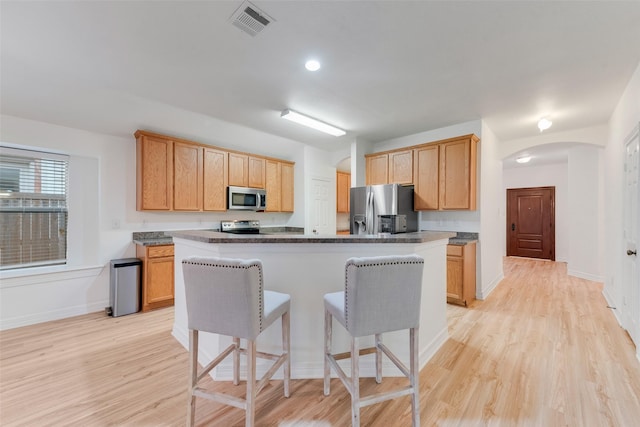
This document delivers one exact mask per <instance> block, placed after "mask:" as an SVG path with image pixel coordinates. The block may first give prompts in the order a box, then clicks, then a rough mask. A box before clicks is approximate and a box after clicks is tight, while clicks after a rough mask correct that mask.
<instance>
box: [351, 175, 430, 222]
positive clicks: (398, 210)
mask: <svg viewBox="0 0 640 427" xmlns="http://www.w3.org/2000/svg"><path fill="white" fill-rule="evenodd" d="M350 195H351V205H350V211H349V212H350V221H349V231H350V233H351V234H378V233H391V234H396V233H408V232H412V231H418V213H417V212H415V211H414V210H413V185H400V184H383V185H367V186H366V187H353V188H351V194H350Z"/></svg>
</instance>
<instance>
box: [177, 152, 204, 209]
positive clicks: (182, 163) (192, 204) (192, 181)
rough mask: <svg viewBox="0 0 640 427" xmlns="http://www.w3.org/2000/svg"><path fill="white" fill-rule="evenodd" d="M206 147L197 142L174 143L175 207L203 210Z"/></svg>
mask: <svg viewBox="0 0 640 427" xmlns="http://www.w3.org/2000/svg"><path fill="white" fill-rule="evenodd" d="M203 155H204V148H203V147H201V146H198V145H195V144H187V143H183V142H174V144H173V209H174V210H176V211H199V210H202V196H203V191H202V184H203V174H204V172H203V166H204V163H203Z"/></svg>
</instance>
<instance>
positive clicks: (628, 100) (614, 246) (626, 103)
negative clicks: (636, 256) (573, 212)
mask: <svg viewBox="0 0 640 427" xmlns="http://www.w3.org/2000/svg"><path fill="white" fill-rule="evenodd" d="M639 121H640V65H638V68H636V71H635V72H634V74H633V76H632V78H631V80H630V81H629V84H628V85H627V87H626V89H625V91H624V93H623V95H622V97H621V98H620V101H619V102H618V105H617V107H616V109H615V110H614V113H613V114H612V116H611V119H610V121H609V135H608V142H607V146H606V148H605V154H604V170H605V177H604V178H605V179H604V188H605V189H606V191H604V194H603V196H604V197H603V198H604V229H605V231H604V236H605V251H604V261H605V265H604V270H605V281H604V291H603V293H604V295H605V297H606V298H607V301H608V303H609V305H611V306H614V307H617V310H613V313H614V314H615V315H616V317H617V318H618V320H619V321H620V322H621V323H622V325H623V327H628V325H627V324H626V323H627V322H626V320H625V318H626V316H627V315H628V309H627V307H626V306H625V305H624V303H623V301H624V300H625V298H627V299H629V298H630V296H631V295H630V294H627V292H628V290H626V289H625V287H624V286H623V285H622V260H623V259H624V257H626V255H624V250H625V249H626V248H625V246H624V240H623V223H622V221H623V216H622V215H623V207H624V206H623V199H622V195H623V194H624V191H623V188H624V173H623V171H624V141H625V138H626V137H627V136H628V135H629V133H630V132H631V130H632V129H633V127H634V126H638V122H639ZM638 283H640V280H639V281H638ZM636 347H637V349H638V353H637V354H638V357H639V358H640V343H636Z"/></svg>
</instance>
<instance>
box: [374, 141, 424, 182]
mask: <svg viewBox="0 0 640 427" xmlns="http://www.w3.org/2000/svg"><path fill="white" fill-rule="evenodd" d="M365 158H366V177H367V179H366V183H367V185H376V184H411V183H412V182H413V151H412V150H399V151H391V152H386V153H376V154H368V155H366V156H365Z"/></svg>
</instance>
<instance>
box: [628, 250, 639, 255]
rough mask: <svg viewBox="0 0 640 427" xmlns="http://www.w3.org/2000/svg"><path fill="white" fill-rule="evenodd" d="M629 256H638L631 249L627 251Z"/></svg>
mask: <svg viewBox="0 0 640 427" xmlns="http://www.w3.org/2000/svg"><path fill="white" fill-rule="evenodd" d="M627 255H629V256H631V255H637V251H632V250H631V249H627Z"/></svg>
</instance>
